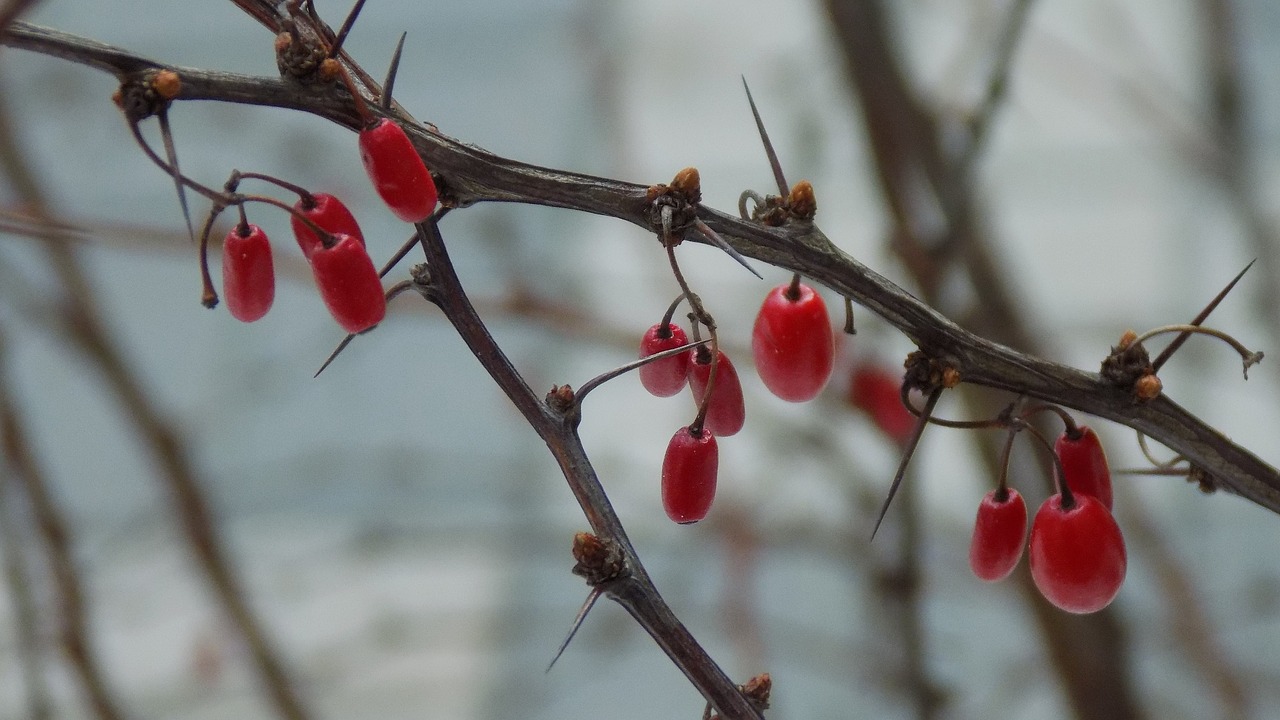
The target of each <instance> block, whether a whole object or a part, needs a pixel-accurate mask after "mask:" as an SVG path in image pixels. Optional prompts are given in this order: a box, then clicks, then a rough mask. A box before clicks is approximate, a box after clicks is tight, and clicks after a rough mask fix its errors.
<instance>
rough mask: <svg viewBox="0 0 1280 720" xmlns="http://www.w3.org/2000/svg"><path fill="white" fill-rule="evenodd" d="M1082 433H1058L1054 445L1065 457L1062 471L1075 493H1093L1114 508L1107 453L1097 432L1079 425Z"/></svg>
mask: <svg viewBox="0 0 1280 720" xmlns="http://www.w3.org/2000/svg"><path fill="white" fill-rule="evenodd" d="M1079 430H1080V437H1078V438H1074V439H1073V438H1071V437H1070V436H1069V435H1068V434H1067V433H1065V432H1064V433H1062V434H1061V435H1059V436H1058V441H1057V442H1055V443H1054V445H1053V448H1054V450H1056V451H1057V453H1058V459H1059V460H1061V461H1062V474H1063V476H1064V477H1065V478H1066V479H1067V487H1069V488H1071V492H1072V493H1083V494H1085V495H1092V496H1094V497H1096V498H1098V500H1099V501H1100V502H1101V503H1102V504H1103V506H1104V507H1106V508H1107V510H1110V509H1111V469H1110V468H1108V467H1107V453H1106V452H1105V451H1103V449H1102V443H1101V442H1099V440H1098V434H1097V433H1095V432H1094V431H1093V430H1092V429H1090V428H1089V427H1088V426H1087V425H1081V426H1080V427H1079Z"/></svg>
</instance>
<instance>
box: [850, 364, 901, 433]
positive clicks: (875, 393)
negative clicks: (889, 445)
mask: <svg viewBox="0 0 1280 720" xmlns="http://www.w3.org/2000/svg"><path fill="white" fill-rule="evenodd" d="M901 387H902V378H901V376H897V375H894V374H893V373H891V372H889V371H888V370H885V369H884V368H882V367H880V366H878V365H871V364H866V365H859V366H858V367H856V368H854V370H853V377H852V378H851V379H850V382H849V402H850V404H852V405H853V406H854V407H856V408H858V409H859V410H862V411H863V412H865V413H867V415H869V416H871V421H872V422H874V423H875V424H876V427H878V428H880V432H883V433H884V434H886V435H888V436H889V437H891V438H893V439H894V441H896V442H898V443H899V444H901V443H904V442H906V441H907V438H909V437H911V431H912V430H913V429H915V425H916V419H915V416H913V415H912V414H911V412H910V411H908V410H907V407H906V406H905V405H903V404H902V393H901Z"/></svg>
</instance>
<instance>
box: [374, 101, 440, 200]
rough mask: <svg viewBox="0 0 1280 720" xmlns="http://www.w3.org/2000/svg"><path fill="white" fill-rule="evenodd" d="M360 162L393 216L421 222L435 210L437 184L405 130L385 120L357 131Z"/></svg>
mask: <svg viewBox="0 0 1280 720" xmlns="http://www.w3.org/2000/svg"><path fill="white" fill-rule="evenodd" d="M360 159H361V160H362V161H363V162H364V169H365V172H367V173H368V174H369V179H370V180H372V181H373V187H374V189H375V190H377V191H378V195H380V196H381V197H382V201H383V202H385V203H386V204H387V207H389V208H391V212H393V213H395V216H396V217H398V218H400V219H401V220H404V221H405V222H411V223H416V222H422V221H423V220H426V219H427V216H429V215H430V214H431V211H432V210H435V207H436V184H435V181H434V180H432V179H431V173H430V172H428V171H427V166H426V165H424V164H423V162H422V158H421V157H419V156H418V151H417V150H415V149H414V148H413V143H412V142H410V141H409V136H408V135H406V134H405V132H404V128H402V127H400V126H399V125H397V124H395V123H394V122H392V121H391V120H388V119H387V118H382V119H381V120H378V121H377V122H375V123H374V124H373V125H370V126H369V127H367V128H365V129H364V130H361V131H360Z"/></svg>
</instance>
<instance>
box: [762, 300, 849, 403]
mask: <svg viewBox="0 0 1280 720" xmlns="http://www.w3.org/2000/svg"><path fill="white" fill-rule="evenodd" d="M751 353H752V355H753V356H754V357H755V361H756V371H757V372H759V373H760V379H761V380H763V381H764V384H765V387H767V388H769V391H770V392H772V393H773V394H774V395H777V396H778V397H780V398H782V399H783V400H787V401H789V402H804V401H806V400H812V399H813V398H815V397H817V395H818V393H820V392H822V388H824V387H826V385H827V381H828V380H829V379H831V370H832V368H834V367H835V337H834V335H833V334H832V332H831V319H830V317H829V316H828V315H827V305H826V303H824V302H823V301H822V296H821V295H819V294H818V293H816V292H814V290H813V288H811V287H809V286H808V285H805V284H803V283H799V284H798V285H797V292H796V294H795V296H794V297H792V295H791V286H790V285H779V286H778V287H776V288H774V289H773V290H770V291H769V294H768V295H767V296H766V297H765V299H764V304H763V305H761V306H760V312H759V313H758V314H757V315H756V323H755V327H754V329H753V330H752V331H751Z"/></svg>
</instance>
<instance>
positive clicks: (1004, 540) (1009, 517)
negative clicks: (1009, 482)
mask: <svg viewBox="0 0 1280 720" xmlns="http://www.w3.org/2000/svg"><path fill="white" fill-rule="evenodd" d="M999 495H1000V491H999V490H992V491H991V492H989V493H987V494H986V495H985V496H983V498H982V503H981V504H980V505H978V518H977V520H976V521H975V522H974V524H973V539H972V541H970V543H969V568H970V569H972V570H973V574H974V575H976V576H977V577H978V579H979V580H985V581H986V582H996V581H997V580H1003V579H1005V578H1006V577H1009V573H1011V572H1013V569H1014V568H1015V567H1017V566H1018V561H1019V560H1021V559H1022V547H1023V542H1024V541H1025V540H1026V538H1027V503H1026V501H1025V500H1023V499H1022V496H1021V495H1019V494H1018V491H1017V490H1014V489H1013V488H1006V489H1005V491H1004V493H1003V495H1004V497H1003V499H999Z"/></svg>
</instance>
